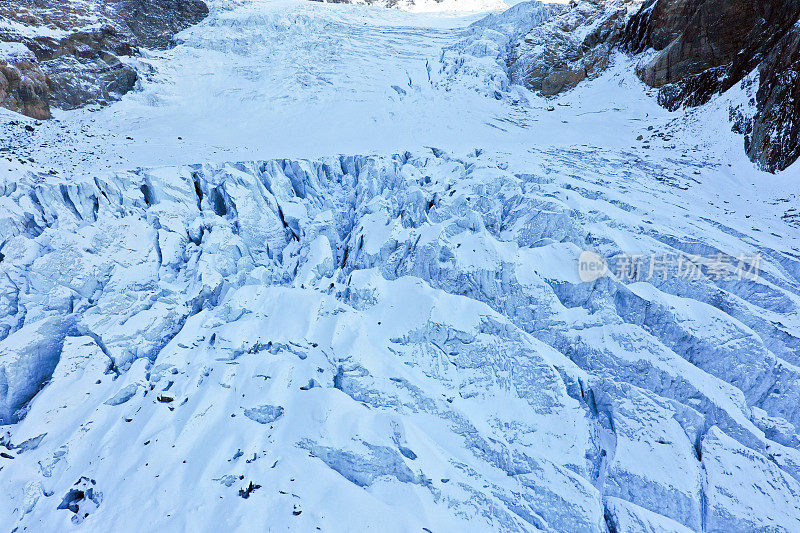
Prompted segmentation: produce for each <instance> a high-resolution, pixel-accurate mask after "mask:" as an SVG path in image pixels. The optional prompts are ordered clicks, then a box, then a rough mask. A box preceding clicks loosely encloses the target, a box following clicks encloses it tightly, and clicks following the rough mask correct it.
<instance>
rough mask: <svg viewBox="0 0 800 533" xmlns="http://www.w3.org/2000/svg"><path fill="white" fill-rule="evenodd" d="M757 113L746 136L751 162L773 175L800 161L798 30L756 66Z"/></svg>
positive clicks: (779, 43)
mask: <svg viewBox="0 0 800 533" xmlns="http://www.w3.org/2000/svg"><path fill="white" fill-rule="evenodd" d="M758 70H759V79H760V84H759V88H758V93H757V95H756V105H757V112H756V115H755V117H753V120H752V123H751V125H750V128H749V131H748V132H747V133H746V136H745V147H746V149H747V153H748V155H749V156H750V159H752V160H753V161H755V162H756V163H758V165H759V166H760V167H762V168H763V169H765V170H767V171H769V172H775V171H779V170H784V169H786V168H788V167H789V165H791V164H792V163H793V162H795V161H797V159H798V158H800V26H795V27H794V28H792V29H791V30H790V31H789V33H787V34H786V35H785V36H784V37H783V39H781V40H780V42H778V44H777V45H776V46H775V47H774V48H773V49H772V50H771V51H770V53H769V55H768V56H767V58H766V59H765V60H764V61H763V62H762V63H761V65H760V66H759V69H758Z"/></svg>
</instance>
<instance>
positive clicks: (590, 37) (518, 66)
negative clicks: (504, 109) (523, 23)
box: [509, 0, 640, 96]
mask: <svg viewBox="0 0 800 533" xmlns="http://www.w3.org/2000/svg"><path fill="white" fill-rule="evenodd" d="M638 3H640V2H631V1H630V0H590V1H585V2H580V3H576V4H573V6H572V7H571V8H567V9H565V10H564V11H563V12H561V13H560V14H559V15H558V16H556V17H554V18H553V19H552V20H550V21H549V22H547V23H546V24H543V25H541V26H539V27H537V28H534V29H533V30H532V31H531V32H530V33H528V34H527V35H525V36H524V39H522V40H521V41H520V42H518V43H517V44H516V46H514V47H513V48H512V49H511V51H510V53H509V70H510V73H511V79H512V81H514V82H516V83H521V84H522V85H525V86H526V87H528V88H529V89H532V90H534V91H538V92H540V93H541V94H543V95H547V96H551V95H555V94H558V93H560V92H562V91H565V90H568V89H572V88H573V87H575V86H576V85H578V84H579V83H580V82H582V81H583V80H585V79H587V78H593V77H595V76H597V75H598V74H600V73H601V72H603V71H604V70H605V69H606V67H607V66H608V61H609V55H610V53H611V51H612V49H613V48H614V47H615V46H616V45H618V44H619V42H620V41H621V39H622V36H623V33H624V29H625V25H626V22H627V19H628V14H629V10H630V6H631V5H632V4H638Z"/></svg>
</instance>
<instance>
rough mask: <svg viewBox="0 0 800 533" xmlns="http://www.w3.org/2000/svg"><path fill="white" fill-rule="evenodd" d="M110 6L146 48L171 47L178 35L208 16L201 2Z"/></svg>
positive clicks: (109, 0)
mask: <svg viewBox="0 0 800 533" xmlns="http://www.w3.org/2000/svg"><path fill="white" fill-rule="evenodd" d="M106 4H107V5H108V9H109V10H110V12H111V13H113V15H112V16H114V17H117V18H119V19H120V20H122V21H123V22H124V24H125V26H127V28H128V29H129V30H130V32H131V33H132V34H133V35H134V36H135V37H136V42H137V44H138V45H139V46H143V47H145V48H156V49H163V48H167V47H169V46H170V45H171V44H172V37H173V36H174V35H175V34H177V33H179V32H181V31H183V30H185V29H186V28H188V27H189V26H192V25H194V24H197V23H198V22H200V21H201V20H203V19H204V18H205V17H206V15H208V6H206V4H205V2H203V1H201V0H159V1H155V2H154V1H152V0H106Z"/></svg>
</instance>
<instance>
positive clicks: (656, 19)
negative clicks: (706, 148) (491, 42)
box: [508, 0, 800, 172]
mask: <svg viewBox="0 0 800 533" xmlns="http://www.w3.org/2000/svg"><path fill="white" fill-rule="evenodd" d="M798 19H800V2H798V1H797V0H789V1H784V0H768V1H764V0H758V1H756V0H645V1H642V0H580V1H574V2H572V3H571V4H570V5H569V6H568V7H567V8H566V9H565V10H564V11H563V12H562V13H561V14H559V15H557V16H555V17H554V18H553V19H551V20H550V21H548V22H547V23H546V24H543V25H541V26H539V27H537V28H535V29H533V30H532V31H531V32H530V33H528V34H526V35H525V36H523V37H522V38H520V39H518V40H517V42H515V43H512V46H511V47H510V48H509V53H508V64H509V72H510V75H511V78H512V80H513V81H515V82H517V83H522V84H524V85H525V86H527V87H528V88H530V89H533V90H535V91H538V92H540V93H541V94H544V95H554V94H558V93H559V92H561V91H564V90H568V89H571V88H573V87H575V86H576V85H577V84H578V83H580V82H581V81H583V80H585V79H587V78H592V77H595V76H597V75H599V74H600V73H601V72H603V70H604V69H605V68H606V66H607V65H608V62H609V58H610V56H611V53H612V52H613V51H615V50H619V49H623V50H625V51H626V52H628V53H631V54H635V55H638V56H640V58H641V59H640V61H639V64H638V67H637V75H638V76H639V78H640V79H641V80H642V81H643V82H644V83H646V84H647V85H649V86H651V87H653V88H657V89H659V96H658V98H659V102H660V103H661V104H662V105H664V106H665V107H667V108H669V109H678V108H679V107H682V106H699V105H703V104H705V103H707V102H708V101H709V100H710V99H711V98H712V97H713V96H714V95H717V94H720V93H723V92H725V91H727V90H729V89H731V88H733V87H734V86H736V85H737V84H739V83H740V82H742V81H743V80H744V79H745V78H747V77H748V76H750V75H751V74H752V75H753V77H755V78H756V79H758V81H759V85H758V90H757V97H756V99H755V102H754V107H755V109H754V112H753V113H752V116H751V117H749V118H747V119H741V117H740V119H739V120H738V121H737V123H736V124H735V127H736V128H737V129H738V130H739V131H741V133H743V134H744V136H745V145H746V150H747V153H748V155H749V156H750V158H751V159H752V160H753V161H754V162H756V163H757V164H758V165H759V166H760V167H761V168H763V169H764V170H767V171H770V172H775V171H780V170H784V169H786V168H787V167H788V166H789V165H791V164H792V163H793V162H794V161H796V160H797V158H798V157H800V147H799V146H798V142H797V137H798V130H799V129H800V104H798V99H797V98H796V93H797V77H798V72H799V70H798V69H799V68H800V65H799V64H798V55H800V28H799V27H798V26H797V24H798Z"/></svg>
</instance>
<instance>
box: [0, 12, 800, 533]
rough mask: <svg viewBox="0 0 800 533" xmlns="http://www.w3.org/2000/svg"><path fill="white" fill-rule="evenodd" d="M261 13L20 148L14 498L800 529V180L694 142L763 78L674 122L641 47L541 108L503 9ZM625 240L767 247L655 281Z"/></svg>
mask: <svg viewBox="0 0 800 533" xmlns="http://www.w3.org/2000/svg"><path fill="white" fill-rule="evenodd" d="M235 4H236V5H233V6H232V5H229V4H225V5H223V3H216V4H215V3H212V6H211V7H212V13H211V15H210V16H209V19H208V20H207V21H205V22H203V23H202V24H201V25H199V26H197V27H195V28H192V29H190V30H188V31H187V32H184V33H183V34H182V36H183V39H184V42H183V44H181V45H179V46H178V47H176V48H175V49H174V50H171V51H165V52H159V53H158V54H155V53H154V55H153V57H151V58H145V59H143V60H142V62H149V63H151V65H150V67H148V68H152V69H153V70H152V72H151V77H150V80H149V81H147V82H146V83H145V85H144V86H143V87H142V88H141V91H140V92H138V93H131V94H129V95H127V96H126V97H125V98H123V100H122V101H121V102H119V103H117V104H114V105H112V106H109V107H108V108H105V109H98V110H94V111H92V110H89V111H70V112H64V113H62V114H61V115H58V116H57V117H56V118H57V121H56V122H53V123H51V124H48V123H45V124H39V125H37V124H35V123H34V122H33V121H31V122H30V124H31V125H34V126H35V132H34V133H32V134H31V137H32V138H35V139H37V141H38V142H41V143H43V144H47V146H44V147H41V149H38V150H36V151H35V153H34V154H33V155H34V158H35V159H36V162H34V163H31V162H25V163H22V162H20V161H19V158H16V159H15V158H9V159H10V160H9V159H3V161H4V162H3V163H2V165H3V166H2V168H0V228H2V231H1V232H0V234H1V235H2V240H1V243H0V423H2V424H4V425H2V426H0V450H2V451H3V453H2V454H1V455H0V487H2V488H1V489H0V490H2V492H3V494H4V495H5V496H6V497H5V498H4V499H3V501H2V503H0V523H2V524H4V525H5V526H8V527H7V528H8V529H9V530H12V531H20V532H21V531H25V530H31V531H62V530H67V531H68V530H90V531H108V530H113V531H155V530H167V531H175V530H178V531H180V530H191V531H205V530H216V529H219V528H221V527H227V528H231V529H233V530H237V531H238V530H252V529H258V530H263V529H269V530H285V529H289V530H300V531H314V530H323V531H326V530H334V531H363V530H370V529H374V530H380V531H429V532H440V531H463V530H464V529H467V528H470V529H472V530H476V531H565V532H577V531H616V532H623V531H625V532H628V531H630V532H639V531H652V532H684V531H702V532H716V531H720V532H730V531H784V532H792V531H797V530H800V435H799V434H798V430H797V427H798V425H799V424H800V313H798V306H800V234H798V233H797V231H796V228H794V227H793V226H791V225H790V224H788V223H787V221H786V219H785V217H784V216H783V215H784V214H785V213H786V210H787V209H788V208H789V207H790V205H791V204H792V202H794V201H795V200H794V199H792V198H787V195H786V193H785V192H784V191H787V190H791V189H790V188H789V187H790V184H791V183H792V179H796V177H797V176H796V172H795V173H793V172H792V171H790V172H787V173H784V174H782V175H779V176H769V175H766V174H763V173H760V172H758V171H755V170H753V168H752V166H751V165H750V164H749V162H748V161H747V160H746V157H745V156H744V155H743V154H739V152H740V150H739V148H738V146H737V140H736V139H735V138H734V136H733V134H730V132H726V131H723V130H721V129H720V128H717V129H716V130H714V131H713V132H712V133H706V134H705V137H703V136H701V135H699V134H698V135H694V134H693V132H694V131H695V130H699V129H704V130H709V129H713V128H712V127H713V126H714V125H718V124H720V122H718V121H719V119H720V117H721V116H723V115H727V112H728V109H729V106H730V105H734V104H737V103H738V102H736V101H734V100H735V99H737V98H740V99H744V100H746V95H745V94H744V93H742V94H729V95H725V96H724V97H721V98H720V100H719V102H718V104H717V107H716V108H715V107H713V106H711V107H710V108H708V109H705V110H688V111H681V112H680V114H675V113H669V112H667V111H664V110H661V109H660V108H659V107H658V106H657V104H656V103H655V102H653V101H652V98H650V97H649V96H648V95H647V94H646V93H645V92H644V90H643V89H641V88H640V87H639V85H637V82H636V81H635V80H633V79H630V77H625V74H624V73H623V72H624V70H625V69H623V68H621V67H620V68H615V67H614V66H612V67H611V68H610V69H609V71H608V72H607V73H606V74H603V75H602V76H600V77H599V78H598V79H596V80H592V81H591V82H589V83H587V84H586V85H585V86H581V87H579V88H578V89H576V90H574V91H572V92H570V93H567V94H565V95H562V96H559V97H558V98H557V99H548V100H544V99H539V98H538V97H535V96H532V95H530V94H528V93H526V92H525V91H524V90H522V89H521V88H519V87H517V86H514V85H513V84H511V83H510V82H508V79H507V72H505V70H504V65H503V64H502V62H501V61H499V59H498V58H499V57H500V56H501V53H500V51H501V48H502V47H503V46H506V43H507V42H508V35H507V34H506V33H503V32H508V31H512V30H509V29H508V28H507V27H504V26H503V24H505V23H503V22H502V20H501V21H500V22H499V23H498V22H497V19H489V20H488V21H484V22H482V23H478V24H477V25H473V26H470V25H469V24H471V23H472V22H473V21H474V20H475V19H476V17H474V16H471V15H470V16H464V15H459V16H457V17H456V16H453V15H436V16H433V15H425V16H424V17H426V18H417V17H423V15H411V14H408V13H398V12H390V11H387V10H383V9H380V8H377V7H373V6H329V5H320V4H307V3H304V2H293V1H292V2H288V1H281V2H276V3H267V2H257V1H256V2H249V1H240V2H237V3H235ZM540 9H545V10H551V11H553V12H555V10H556V8H552V7H542V6H539V5H538V4H532V5H521V6H518V7H517V8H515V9H514V10H512V11H511V12H510V13H511V14H512V15H514V16H519V17H520V18H521V19H523V20H524V21H528V22H525V23H526V24H532V25H535V24H538V23H540V22H541V21H543V20H546V17H547V13H545V12H543V11H540ZM540 16H541V18H539V17H540ZM430 17H433V18H430ZM332 21H334V22H332ZM398 21H400V22H401V23H402V24H401V25H400V26H393V25H394V24H398ZM431 21H433V22H431ZM265 22H267V23H266V24H265ZM405 24H408V25H410V26H406V25H405ZM424 24H431V25H433V28H432V27H425V26H424ZM357 25H358V26H364V25H365V26H367V28H366V29H363V30H362V31H361V32H360V33H357V32H356V31H355V30H353V28H355V27H356V26H357ZM414 25H417V26H414ZM326 26H336V27H335V28H332V29H330V32H332V33H333V34H334V35H336V36H337V38H339V39H341V41H339V42H338V44H339V45H341V44H342V43H346V44H348V46H343V47H342V53H341V57H338V58H337V59H336V61H337V63H335V66H337V67H347V68H341V69H337V68H331V66H330V65H328V64H327V63H326V61H327V60H328V59H330V58H332V57H334V55H335V54H333V52H332V49H331V47H332V46H333V45H331V44H330V43H327V42H326V41H325V39H326V36H325V33H324V31H323V30H324V28H326ZM373 26H375V27H378V28H379V30H380V31H379V30H376V29H375V27H373ZM509 27H518V26H509ZM390 28H393V29H392V30H391V31H390ZM236 32H238V35H239V36H240V37H239V39H238V40H237V39H232V35H236V34H237V33H236ZM285 32H294V33H293V35H300V36H302V38H303V39H305V41H304V44H303V45H302V46H298V43H297V40H296V39H295V40H292V39H288V38H286V35H285ZM373 33H374V34H375V35H378V36H379V37H377V38H379V39H385V41H383V40H381V41H379V43H380V44H386V43H389V44H390V45H391V48H390V49H391V50H392V53H391V54H389V53H387V54H385V56H382V57H380V58H377V59H376V64H377V65H379V66H381V67H383V68H384V70H381V69H380V68H376V69H375V70H372V69H370V68H368V67H365V66H364V65H368V62H367V59H368V57H369V54H370V53H372V52H371V49H370V48H369V46H368V45H369V44H370V42H371V41H370V39H372V37H373ZM276 35H284V37H283V39H282V40H281V39H277V40H273V37H275V36H276ZM348 35H350V36H351V37H348ZM408 35H413V36H414V38H413V39H406V37H407V36H408ZM348 39H349V40H348ZM359 39H361V40H359ZM318 40H319V46H314V44H315V43H316V42H317V41H318ZM276 43H277V44H276ZM373 44H374V43H373ZM429 49H430V50H429ZM429 51H430V55H429V54H428V52H429ZM395 53H396V55H397V57H394V55H393V54H395ZM298 55H299V56H300V57H301V58H302V60H303V61H305V60H306V59H309V58H315V59H313V61H312V60H309V62H308V65H307V68H300V67H301V66H302V65H301V64H300V63H298V62H297V59H298ZM225 57H228V59H227V60H226V59H224V58H225ZM198 58H213V61H209V62H208V63H198V62H197V59H198ZM268 58H273V59H268ZM226 61H228V62H226ZM273 61H274V62H273ZM393 61H394V62H395V63H396V65H395V67H394V68H390V65H391V63H392V62H393ZM615 61H617V64H618V66H620V65H621V64H622V63H624V62H625V61H626V58H624V57H618V58H616V59H615ZM259 62H263V64H261V65H259V67H258V68H257V69H256V70H249V69H246V68H243V64H246V65H250V66H253V65H258V64H259ZM397 65H399V67H398V66H397ZM272 67H275V68H274V69H273V68H272ZM138 68H145V67H143V66H142V65H139V66H138ZM204 69H208V70H205V71H204V76H203V77H202V79H203V80H204V83H203V84H198V83H197V82H192V81H191V79H192V76H193V75H196V74H197V73H198V71H199V70H204ZM281 69H282V70H281ZM234 73H236V75H238V76H241V80H242V81H241V84H237V85H238V88H239V90H238V91H234V90H232V89H231V90H230V91H228V90H226V89H225V84H231V83H232V80H233V81H237V80H239V79H240V78H236V77H234ZM165 80H171V81H165ZM242 87H245V89H242ZM326 87H327V88H326ZM393 87H397V88H398V89H401V90H397V89H395V88H393ZM345 89H346V90H345ZM637 91H638V92H637ZM742 91H744V89H742ZM609 92H611V93H612V94H616V95H621V96H620V100H619V101H615V102H608V101H603V100H602V99H601V96H599V95H601V94H608V93H609ZM212 95H217V96H219V99H218V100H214V99H213V98H212ZM387 95H388V96H387ZM462 95H467V96H462ZM627 97H631V103H630V105H625V102H624V98H627ZM208 102H217V104H218V107H215V108H213V109H210V108H209V107H208V105H209V104H208ZM236 102H238V103H239V104H240V106H239V107H232V110H231V111H229V110H228V109H227V108H226V104H230V105H231V106H232V105H233V104H234V103H236ZM376 102H383V104H382V105H383V107H382V108H380V109H382V111H376V110H375V109H376V107H375V105H376ZM242 103H246V104H248V105H247V106H244V107H241V104H242ZM192 105H195V106H196V107H191V106H192ZM551 108H552V110H550V109H551ZM429 110H430V111H429ZM384 111H386V112H385V113H384ZM247 114H257V115H258V117H260V120H261V122H259V120H256V119H251V120H245V118H246V115H247ZM98 117H99V118H98ZM726 118H727V117H726ZM289 119H292V120H294V121H295V122H294V125H292V126H286V128H283V127H282V126H283V124H284V121H288V120H289ZM3 120H10V119H7V115H3ZM15 120H17V119H15ZM239 120H241V124H242V126H241V128H240V129H236V127H235V125H236V124H238V122H237V121H239ZM159 121H163V124H165V125H164V126H163V127H161V128H159V126H158V123H159ZM195 121H196V122H195ZM228 121H230V122H228ZM25 123H26V124H27V122H25ZM215 123H216V124H217V127H219V128H221V129H222V130H224V133H220V134H219V135H218V137H216V138H214V139H212V137H214V124H215ZM220 125H221V126H220ZM422 125H424V127H423V126H422ZM117 127H118V130H116V131H115V129H116V128H117ZM392 127H394V128H395V129H391V128H392ZM72 128H75V131H85V132H89V136H87V137H86V138H80V137H75V139H74V141H73V142H74V144H72V145H66V144H60V141H59V139H63V137H59V135H62V136H63V135H64V133H63V131H59V130H66V131H67V132H69V131H72V130H71V129H72ZM103 129H107V130H108V131H106V132H102V131H101V130H103ZM728 129H729V128H728ZM382 130H387V131H389V133H383V134H382V135H373V134H374V133H375V132H377V131H382ZM8 131H15V130H13V129H9V130H8ZM113 131H115V133H114V135H113V138H110V137H109V136H111V135H112V134H111V133H109V132H113ZM391 132H397V135H396V136H392V135H391ZM177 134H180V137H182V138H181V139H180V140H178V139H177V137H178V135H177ZM638 134H643V135H648V139H649V141H648V146H650V145H652V148H648V149H647V150H643V149H642V148H641V143H639V144H638V145H637V144H636V141H634V139H635V137H636V135H638ZM93 135H97V136H98V137H100V138H101V139H102V140H103V142H102V143H98V142H97V138H96V137H94V136H93ZM659 135H660V137H659ZM714 136H716V137H717V138H716V139H714V138H712V137H714ZM126 137H131V138H132V139H131V140H129V139H127V138H126ZM665 137H669V138H668V139H667V140H664V138H665ZM106 140H108V142H106ZM9 143H10V146H12V147H14V146H16V147H15V148H14V149H15V150H20V151H19V152H15V153H22V148H21V147H20V146H19V145H14V144H13V141H12V140H9ZM673 144H674V145H675V147H670V146H672V145H673ZM28 145H29V146H33V143H29V144H28ZM65 145H66V146H71V147H72V148H74V150H63V147H64V146H65ZM148 145H149V146H150V148H149V149H148ZM59 146H61V147H62V148H61V149H59ZM90 152H91V153H92V154H91V155H95V154H100V155H97V156H96V157H97V159H94V158H89V157H88V156H89V155H90ZM247 154H249V155H250V156H251V157H249V158H248V157H244V156H245V155H247ZM253 154H255V155H256V157H252V156H253ZM278 154H282V155H278ZM341 154H346V155H341ZM354 154H360V155H354ZM82 158H83V160H84V161H82ZM87 159H92V160H94V161H96V162H87V161H86V160H87ZM784 200H785V201H784ZM584 250H592V251H594V252H596V253H598V254H599V255H601V256H602V257H605V258H608V260H609V263H610V265H611V267H612V269H611V270H612V271H611V272H610V273H609V275H607V276H603V277H601V278H599V279H596V280H594V281H590V282H587V281H583V280H582V279H581V278H580V276H579V272H578V258H579V256H580V254H581V252H583V251H584ZM627 253H637V254H642V255H648V256H661V255H673V254H675V255H702V256H706V257H710V256H714V255H716V254H726V255H731V256H737V255H739V254H747V255H755V254H759V256H760V257H763V264H762V265H761V272H760V276H759V277H758V279H746V280H739V279H735V278H728V279H725V280H719V281H716V280H711V279H681V278H677V277H670V278H668V279H662V278H659V277H655V278H653V279H649V280H647V281H637V282H629V281H626V280H624V279H622V277H621V276H619V275H617V274H615V270H616V268H614V267H616V266H617V265H616V262H617V261H618V260H619V258H620V257H621V256H622V255H623V254H627Z"/></svg>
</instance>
